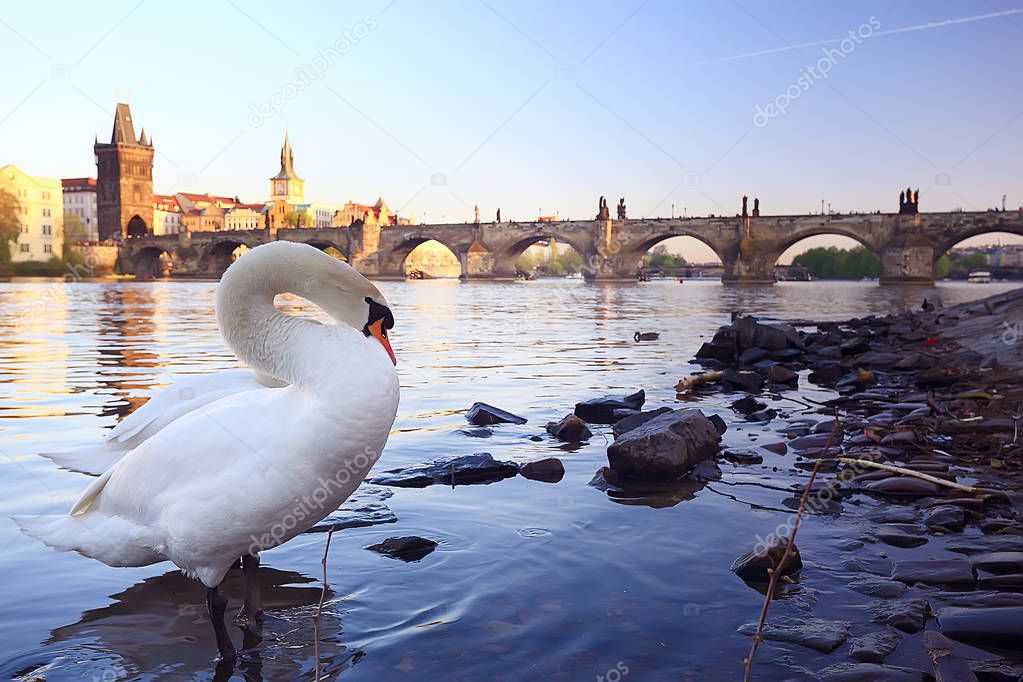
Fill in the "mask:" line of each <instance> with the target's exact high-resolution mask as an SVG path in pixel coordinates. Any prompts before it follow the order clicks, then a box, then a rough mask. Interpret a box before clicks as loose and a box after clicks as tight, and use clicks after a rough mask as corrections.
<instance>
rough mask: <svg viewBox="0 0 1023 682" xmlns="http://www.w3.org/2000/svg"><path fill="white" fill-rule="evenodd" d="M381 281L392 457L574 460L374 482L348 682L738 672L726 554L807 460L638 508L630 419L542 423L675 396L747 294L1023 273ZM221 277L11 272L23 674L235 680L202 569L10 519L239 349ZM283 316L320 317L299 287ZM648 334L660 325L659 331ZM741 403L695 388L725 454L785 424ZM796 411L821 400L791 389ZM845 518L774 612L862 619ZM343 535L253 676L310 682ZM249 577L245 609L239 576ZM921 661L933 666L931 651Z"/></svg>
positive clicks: (1, 640)
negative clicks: (620, 450) (96, 447)
mask: <svg viewBox="0 0 1023 682" xmlns="http://www.w3.org/2000/svg"><path fill="white" fill-rule="evenodd" d="M381 288H382V289H383V290H384V292H385V294H386V295H387V297H388V299H389V301H390V302H391V304H392V307H393V309H394V314H395V318H396V326H395V329H394V330H393V336H392V343H393V345H394V349H395V352H396V354H397V356H398V359H399V364H398V370H399V373H400V375H401V380H402V398H401V406H400V408H399V411H398V417H397V420H396V422H395V425H394V430H393V432H392V434H391V437H390V440H389V442H388V445H387V448H386V450H385V451H384V454H383V457H382V459H381V461H380V462H379V463H378V465H377V468H378V469H385V468H394V467H400V466H404V465H409V464H414V463H418V462H422V461H426V460H430V459H433V458H439V457H450V456H455V455H462V454H469V453H473V452H490V453H492V454H493V455H494V457H495V458H497V459H504V460H515V461H519V462H526V461H530V460H534V459H539V458H542V457H547V456H557V457H560V458H561V459H562V461H563V462H564V465H565V469H566V475H565V477H564V479H563V480H562V481H561V482H559V483H557V484H546V483H539V482H535V481H530V480H526V479H524V478H522V477H517V478H513V479H509V480H505V481H501V482H498V483H494V484H491V485H472V486H459V487H457V488H453V489H452V488H450V487H446V486H433V487H430V488H425V489H399V488H394V489H384V488H379V487H375V486H365V487H364V489H363V491H361V492H360V496H361V499H363V500H364V501H377V502H380V501H382V502H383V503H384V504H386V505H387V507H389V508H390V509H391V510H392V511H393V512H394V514H395V515H396V516H397V522H396V523H391V524H386V525H376V526H371V527H366V528H355V529H349V530H345V531H342V532H339V533H336V534H335V536H334V539H333V542H332V545H331V550H330V558H329V562H328V577H329V582H330V587H331V590H330V592H329V594H328V601H327V604H326V608H325V612H324V618H323V621H324V622H323V626H322V644H321V647H320V649H321V656H322V657H323V660H324V661H326V667H327V670H328V671H329V673H330V675H331V676H332V677H333V676H339V677H340V678H342V679H345V680H360V679H362V680H392V679H393V680H402V679H409V680H440V679H451V680H479V679H508V680H514V679H559V680H560V679H564V680H593V679H601V677H603V679H606V680H617V679H624V680H629V679H636V680H640V679H644V680H646V679H691V680H709V679H736V678H738V677H740V676H741V661H742V659H743V657H744V655H745V653H746V650H747V648H748V646H749V640H748V638H747V637H745V636H743V635H741V634H738V633H737V632H736V628H737V627H738V626H739V625H741V624H742V623H745V622H748V621H752V620H755V619H756V617H757V615H758V613H759V609H760V605H761V603H762V597H761V595H760V594H759V593H757V592H756V591H754V590H753V589H751V588H749V587H748V586H746V585H745V584H744V583H743V582H742V581H741V580H739V579H737V578H736V577H735V576H734V575H732V574H731V573H730V572H729V571H728V567H729V565H730V564H731V562H732V560H733V559H734V558H735V557H736V556H737V555H739V554H741V553H742V552H744V551H746V550H748V549H749V548H750V547H752V546H753V544H754V543H755V538H756V535H758V534H766V533H768V532H769V531H770V530H771V529H773V528H775V527H776V526H777V525H778V523H779V522H781V521H783V520H784V519H785V518H786V516H787V515H788V514H789V513H790V510H789V509H788V508H787V507H786V506H785V504H783V502H784V499H785V498H787V497H790V496H791V495H790V493H787V492H779V491H778V490H775V489H773V488H772V487H763V486H760V485H748V484H750V483H754V484H756V483H765V484H768V486H773V487H778V488H783V489H784V488H785V487H786V486H788V485H793V484H794V483H797V482H798V480H801V479H800V477H801V476H805V472H798V471H796V470H794V469H792V468H791V463H792V461H791V460H792V455H788V456H786V457H782V456H777V455H770V454H767V453H764V454H765V462H764V464H763V465H762V466H755V467H743V468H737V467H734V466H732V465H730V464H728V463H725V462H722V463H721V478H720V480H718V481H714V482H712V483H710V484H708V485H706V486H700V485H694V486H689V487H686V488H685V489H681V490H680V491H678V493H677V494H676V495H674V497H670V496H669V499H664V498H660V499H659V500H658V501H657V502H656V504H653V505H650V504H643V503H634V504H623V503H621V501H618V500H614V499H611V498H610V497H608V495H606V494H605V493H603V492H601V491H599V490H597V489H595V488H592V487H590V486H588V485H587V482H588V481H589V480H590V478H591V477H592V476H593V474H594V472H595V471H596V470H597V469H598V468H599V467H600V466H602V465H603V464H605V463H606V457H605V448H606V443H607V442H608V440H609V439H610V434H609V433H608V429H604V428H598V429H596V433H595V435H594V437H593V438H592V439H591V440H590V441H589V443H588V444H584V445H582V446H581V447H576V448H572V447H562V446H560V445H559V444H558V443H556V442H553V441H550V440H549V439H548V438H547V437H546V434H544V429H543V425H544V424H545V423H546V422H547V421H549V420H555V419H558V418H560V417H561V416H563V415H565V414H567V413H568V412H570V411H571V409H572V406H573V404H574V403H575V402H576V401H578V400H582V399H585V398H588V397H592V396H594V395H597V394H601V393H603V392H608V391H610V392H632V391H634V390H636V389H639V388H644V389H646V391H647V396H648V399H647V406H648V407H658V406H662V405H672V406H677V405H678V401H677V400H676V398H675V392H674V390H673V386H674V385H675V383H676V381H677V380H678V379H679V378H680V377H682V376H684V375H686V374H687V373H689V372H690V371H691V370H693V369H694V367H693V366H692V365H690V364H689V360H690V359H691V358H692V356H693V354H694V353H695V351H696V350H697V348H698V347H699V345H700V343H701V342H702V341H703V340H706V339H707V338H709V336H710V335H712V334H713V332H714V331H715V329H716V328H717V327H718V326H719V325H720V324H723V323H725V322H727V320H728V318H729V312H730V311H735V310H741V311H748V312H756V313H758V314H762V315H765V316H769V317H774V318H779V319H781V318H793V317H801V318H815V319H837V318H846V317H850V316H853V315H862V314H867V313H884V312H887V311H889V310H892V309H902V308H906V307H917V306H919V304H920V303H921V301H922V299H923V298H924V297H925V296H926V297H927V298H929V299H931V300H933V301H937V302H943V303H944V304H946V305H951V304H954V303H958V302H961V301H965V300H970V299H974V298H978V297H981V296H985V295H988V294H992V293H996V292H998V291H1003V290H1007V289H1009V288H1011V286H1009V285H1000V284H991V285H975V284H965V283H963V284H941V285H939V286H938V287H937V288H920V287H912V288H905V289H903V288H897V287H879V286H877V285H876V284H873V283H826V282H812V283H781V284H778V285H776V286H773V287H763V288H746V287H727V286H722V285H721V284H720V283H717V282H697V281H693V282H687V283H686V284H684V285H679V284H677V283H675V282H672V281H655V282H650V283H644V284H590V283H586V282H581V281H571V280H565V281H558V280H546V281H535V282H520V283H510V282H509V283H469V284H465V283H459V282H457V281H445V280H435V281H420V282H385V283H383V284H382V285H381ZM214 290H215V283H213V282H183V281H182V282H179V281H157V282H149V283H135V282H109V281H107V282H103V281H97V282H80V283H73V284H65V283H63V282H60V281H46V280H23V281H13V282H6V283H0V467H2V469H0V470H2V476H0V519H2V520H0V568H2V572H0V582H2V584H3V587H2V589H0V677H2V678H4V679H8V678H11V677H19V676H20V679H26V680H29V679H46V680H64V679H85V680H115V679H210V678H212V676H213V665H212V664H211V659H212V656H213V654H214V652H215V645H214V642H213V636H212V631H211V629H210V626H209V624H208V621H207V619H206V615H205V609H204V608H203V606H202V590H201V586H200V585H199V584H198V583H196V582H193V581H190V580H187V579H185V578H184V577H182V576H181V575H180V574H179V573H178V572H177V571H176V569H175V568H174V567H173V566H172V565H170V564H168V563H164V564H158V565H155V566H150V567H146V568H137V569H114V568H109V567H106V566H104V565H101V564H99V563H97V562H94V561H92V560H89V559H85V558H83V557H81V556H78V555H76V554H60V553H56V552H53V551H51V550H50V549H48V548H46V547H45V546H43V545H42V544H41V543H39V542H37V541H35V540H31V539H29V538H27V537H24V536H22V535H21V534H20V533H19V532H18V531H17V530H16V528H15V525H14V523H13V522H12V521H10V517H11V516H13V515H16V514H46V513H49V514H54V513H62V512H64V511H66V510H67V509H69V508H70V507H71V505H73V503H74V501H75V500H76V499H77V497H78V495H79V493H80V492H81V490H82V489H83V487H84V486H85V485H86V483H87V482H88V480H90V479H87V478H85V477H83V476H81V475H78V474H74V473H70V472H66V471H62V470H59V469H57V468H56V467H55V466H54V465H53V464H52V463H51V462H49V461H48V460H45V459H42V458H39V457H36V456H35V453H37V452H41V451H55V450H60V449H64V448H70V447H73V446H75V445H77V444H80V443H86V442H90V441H93V440H95V439H98V438H100V437H101V436H102V434H103V432H104V431H105V430H106V429H108V428H110V427H111V426H112V425H113V424H115V423H116V422H117V420H118V419H119V418H121V417H122V416H123V415H124V414H126V413H127V412H129V411H130V410H131V409H134V408H135V407H137V406H138V405H139V404H141V403H142V402H144V401H145V399H146V398H147V397H149V396H150V395H152V393H153V392H154V391H155V390H158V389H159V388H160V387H161V386H164V385H166V384H167V383H168V382H170V381H172V380H174V378H176V377H179V376H182V375H186V374H193V373H200V372H209V371H214V370H217V369H221V368H225V367H230V366H233V363H234V361H233V357H232V355H231V353H230V352H229V351H228V350H227V348H226V347H225V346H224V344H223V342H222V341H221V339H220V337H219V335H218V333H217V330H216V326H215V322H214V317H213V296H214ZM280 305H281V306H282V307H283V308H284V309H287V310H289V311H292V312H295V313H297V314H308V315H312V316H319V317H322V316H321V315H319V313H318V311H316V310H315V309H314V308H313V307H312V306H310V305H309V304H307V303H305V302H304V301H300V300H298V299H286V300H282V301H281V302H280ZM636 331H658V332H660V333H661V337H660V339H659V340H658V341H656V342H649V343H640V344H637V343H635V342H634V341H633V339H632V337H633V334H634V333H635V332H636ZM1001 331H1002V330H992V333H1001ZM324 371H336V372H343V371H344V365H343V359H337V358H335V359H325V365H324ZM803 385H804V389H803V390H804V391H809V393H808V395H817V392H815V391H814V388H813V387H812V386H807V385H806V382H805V380H804V381H803ZM826 396H827V393H825V392H820V393H819V395H818V397H826ZM731 399H734V396H732V397H731V398H728V397H725V396H721V397H712V398H705V399H702V400H701V401H699V402H698V403H697V404H698V406H700V407H701V408H703V409H704V410H705V411H708V412H714V413H719V414H721V415H722V416H723V417H724V418H725V419H726V421H728V422H729V424H730V425H731V428H730V429H729V431H728V433H727V434H726V445H732V446H747V447H748V446H750V445H751V443H752V441H753V440H755V439H757V438H760V437H762V436H763V434H762V433H761V432H760V431H758V430H757V429H755V428H754V427H750V426H748V425H741V424H738V423H737V422H736V417H735V415H734V413H732V412H731V411H730V410H729V409H728V407H727V404H728V402H730V400H731ZM477 400H481V401H485V402H489V403H493V404H496V405H498V406H501V407H503V408H505V409H508V410H511V411H513V412H515V413H518V414H520V415H522V416H524V417H526V418H528V420H529V422H528V423H527V424H525V425H522V426H512V425H502V426H498V427H495V428H494V429H493V434H492V435H491V436H490V437H488V438H479V437H473V436H470V435H467V434H466V433H464V432H463V429H464V428H465V427H466V422H465V419H464V416H463V414H462V412H463V411H464V410H465V409H466V408H468V407H469V405H471V404H472V403H473V402H474V401H477ZM772 404H773V405H774V406H776V407H779V408H781V409H784V410H785V411H786V415H787V416H788V417H789V418H796V417H798V416H800V413H799V412H798V410H799V409H801V408H800V406H799V405H797V404H795V403H792V402H785V401H781V402H777V403H774V402H772ZM818 416H819V415H818ZM782 424H784V420H783V419H781V420H776V422H775V423H774V424H772V425H769V426H768V428H769V429H778V428H780V426H779V425H782ZM758 428H759V427H758ZM537 435H542V436H544V437H543V439H542V440H540V441H539V442H537V441H534V440H531V439H530V437H531V436H537ZM775 436H776V437H777V434H775ZM210 456H211V457H215V456H216V453H212V452H211V453H210ZM842 523H843V521H842V520H841V517H840V518H838V519H834V518H824V517H820V518H818V517H813V518H809V519H808V520H807V521H806V523H804V526H803V529H802V530H801V532H800V538H801V541H800V546H801V547H802V548H803V557H804V561H805V562H806V563H807V566H808V569H807V571H806V578H805V580H804V584H803V586H801V588H800V589H801V590H802V593H801V594H800V595H796V596H795V597H793V598H792V599H789V600H779V601H778V602H776V603H775V605H774V607H773V609H772V615H779V616H781V615H799V614H805V613H806V612H807V609H808V608H809V606H808V605H807V603H808V602H812V603H811V604H810V606H812V607H813V611H814V613H815V615H816V614H817V612H818V611H823V612H825V613H828V614H831V615H835V614H838V615H843V614H844V615H845V616H846V617H849V618H850V619H852V616H849V615H848V610H849V609H852V610H855V609H856V608H858V605H859V604H861V603H862V602H863V601H864V600H865V599H866V598H865V597H863V596H862V595H858V594H856V593H854V592H851V591H850V590H848V589H845V588H844V587H843V585H842V583H843V580H844V578H843V575H842V574H841V573H840V572H838V571H837V569H836V565H837V564H838V563H839V559H840V558H841V555H842V552H841V550H840V549H838V545H839V544H840V540H841V539H842V538H841V532H840V531H841V528H842V526H841V524H842ZM397 535H421V536H424V537H427V538H431V539H433V540H436V541H438V542H439V543H440V544H439V546H438V548H437V550H436V551H435V552H434V553H433V554H430V555H429V556H427V557H426V558H425V559H423V560H422V561H420V562H418V563H403V562H401V561H398V560H394V559H390V558H388V557H385V556H381V555H379V554H376V553H374V552H371V551H367V550H366V549H364V548H365V547H366V546H367V545H370V544H373V543H375V542H379V541H381V540H383V539H384V538H387V537H392V536H397ZM324 540H325V535H323V534H306V535H303V536H299V537H298V538H296V539H294V540H292V541H291V542H289V543H287V544H286V545H284V546H283V547H280V548H277V549H274V550H271V551H269V552H266V553H264V555H263V568H262V569H261V570H262V573H263V580H264V582H265V594H264V599H265V601H266V606H267V610H268V621H267V624H266V636H265V641H264V642H263V644H262V646H261V647H260V648H259V649H258V650H256V651H253V652H248V653H246V654H244V658H243V661H242V664H241V665H240V666H239V668H238V669H237V670H236V671H235V677H234V679H249V680H255V679H266V680H288V679H296V678H302V679H311V671H312V666H313V663H312V661H313V652H314V648H313V644H312V642H313V635H312V625H311V617H312V614H313V613H314V611H315V609H316V604H317V602H318V600H319V595H320V588H319V576H320V559H321V556H322V554H323V545H324ZM227 592H228V594H229V596H230V597H231V598H232V604H231V607H230V608H231V610H232V611H233V610H235V609H236V608H237V606H238V605H239V599H240V581H239V579H238V577H237V576H232V577H230V578H229V580H228V584H227ZM814 604H816V606H814ZM860 619H861V620H862V616H860ZM231 631H232V633H233V636H234V638H235V642H236V645H237V644H240V634H239V631H238V629H237V628H235V627H231ZM899 656H900V652H896V654H895V655H893V657H892V658H891V659H890V661H891V662H894V663H899V661H900V658H899ZM836 657H837V658H836ZM835 660H848V659H847V657H846V656H845V655H844V654H841V655H840V654H835V655H833V656H832V657H826V656H824V655H823V654H817V653H815V652H812V651H810V650H808V649H801V648H799V647H795V648H793V647H792V646H791V645H784V646H783V645H773V644H771V643H768V644H766V645H764V646H763V647H762V648H761V652H760V654H758V662H759V663H760V667H759V668H758V670H759V671H760V679H779V676H780V675H781V674H782V672H783V671H784V672H785V674H787V675H791V674H792V672H791V670H792V668H791V665H794V664H795V663H794V662H793V661H795V662H796V663H798V664H799V665H800V666H805V667H807V668H809V669H819V668H821V667H823V666H824V665H826V664H828V663H830V662H834V661H835ZM901 660H904V661H906V662H910V663H913V662H917V663H920V661H919V660H918V659H917V658H914V655H913V654H911V653H907V654H905V656H904V657H903V659H901ZM921 665H922V664H921ZM786 666H789V667H786Z"/></svg>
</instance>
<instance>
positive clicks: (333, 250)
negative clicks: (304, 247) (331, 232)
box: [305, 239, 348, 262]
mask: <svg viewBox="0 0 1023 682" xmlns="http://www.w3.org/2000/svg"><path fill="white" fill-rule="evenodd" d="M305 243H306V244H308V245H309V246H315V247H316V248H318V249H319V250H320V251H323V252H324V253H326V254H327V255H329V256H333V257H334V258H338V259H340V260H343V261H345V262H348V247H347V246H342V245H341V244H337V243H335V242H332V241H326V240H323V239H312V240H309V241H307V242H305Z"/></svg>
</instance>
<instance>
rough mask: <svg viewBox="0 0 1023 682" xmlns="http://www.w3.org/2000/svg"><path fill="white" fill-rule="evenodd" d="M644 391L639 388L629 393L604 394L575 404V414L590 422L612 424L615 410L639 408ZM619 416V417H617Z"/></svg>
mask: <svg viewBox="0 0 1023 682" xmlns="http://www.w3.org/2000/svg"><path fill="white" fill-rule="evenodd" d="M644 402H646V393H645V392H644V391H643V390H642V389H640V390H638V391H636V392H635V393H632V394H630V395H605V396H601V397H600V398H591V399H589V400H584V401H583V402H581V403H576V404H575V416H577V417H579V418H580V419H582V420H583V421H585V422H589V423H591V424H614V423H615V422H616V421H618V418H616V417H615V410H640V409H642V408H643V403H644ZM619 418H620V417H619Z"/></svg>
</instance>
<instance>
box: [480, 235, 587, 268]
mask: <svg viewBox="0 0 1023 682" xmlns="http://www.w3.org/2000/svg"><path fill="white" fill-rule="evenodd" d="M551 239H554V240H555V241H557V242H559V243H561V244H568V245H569V246H571V247H572V248H573V249H574V250H575V252H576V253H578V254H579V256H580V257H581V258H582V260H583V263H584V266H585V264H586V263H588V262H589V259H590V258H591V257H592V255H593V254H592V247H591V245H590V244H588V243H584V242H583V241H582V240H580V239H579V237H578V235H574V234H568V233H565V232H564V231H562V230H558V229H549V230H544V229H541V230H539V231H537V232H534V233H533V234H530V235H529V236H526V237H522V238H519V239H516V240H514V241H512V242H510V243H507V244H504V245H502V246H499V247H497V248H495V249H493V256H494V274H496V275H498V276H502V277H514V276H515V275H516V267H515V261H517V260H518V259H519V258H520V257H521V256H522V254H523V253H525V251H526V249H528V248H529V247H530V246H532V245H533V244H536V243H538V242H542V241H550V240H551Z"/></svg>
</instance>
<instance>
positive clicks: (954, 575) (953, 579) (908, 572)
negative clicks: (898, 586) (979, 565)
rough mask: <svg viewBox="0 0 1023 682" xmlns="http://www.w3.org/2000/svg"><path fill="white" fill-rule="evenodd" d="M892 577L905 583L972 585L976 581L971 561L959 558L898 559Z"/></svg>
mask: <svg viewBox="0 0 1023 682" xmlns="http://www.w3.org/2000/svg"><path fill="white" fill-rule="evenodd" d="M892 579H893V580H898V581H901V582H904V583H909V584H912V583H926V584H928V585H972V584H973V583H974V582H975V581H976V576H974V574H973V566H972V565H971V564H970V562H969V561H962V560H957V559H922V560H912V561H896V562H895V565H894V566H893V567H892Z"/></svg>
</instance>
